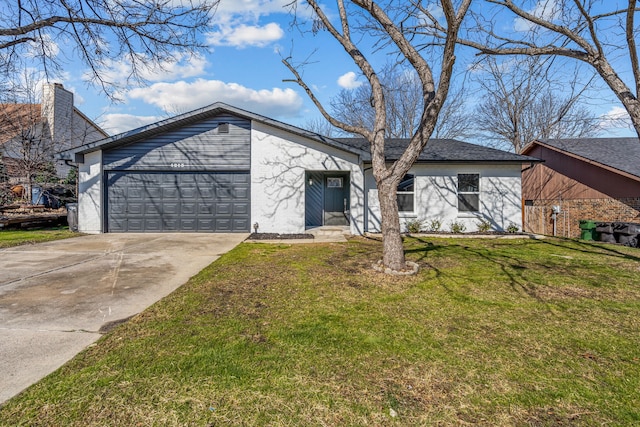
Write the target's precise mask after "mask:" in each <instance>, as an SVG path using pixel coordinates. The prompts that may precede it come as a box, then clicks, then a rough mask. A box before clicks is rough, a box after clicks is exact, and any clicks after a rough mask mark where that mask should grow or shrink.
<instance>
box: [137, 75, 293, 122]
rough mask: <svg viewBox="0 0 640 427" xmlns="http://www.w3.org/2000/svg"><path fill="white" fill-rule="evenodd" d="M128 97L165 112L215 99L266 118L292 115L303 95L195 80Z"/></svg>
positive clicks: (141, 90)
mask: <svg viewBox="0 0 640 427" xmlns="http://www.w3.org/2000/svg"><path fill="white" fill-rule="evenodd" d="M128 97H129V98H131V99H138V100H141V101H144V102H146V103H148V104H152V105H155V106H157V107H160V108H161V109H163V110H164V111H165V112H186V111H190V110H193V109H196V108H200V107H203V106H206V105H209V104H213V103H214V102H225V103H228V104H230V105H233V106H236V107H238V108H244V109H246V110H249V111H252V112H255V113H259V114H263V115H266V116H269V117H294V116H296V115H297V114H299V112H300V110H301V108H302V98H301V97H300V96H299V95H298V94H297V93H296V92H295V91H294V90H293V89H280V88H273V89H271V90H267V89H262V90H255V89H251V88H247V87H245V86H242V85H240V84H237V83H225V82H222V81H219V80H204V79H198V80H196V81H194V82H191V83H187V82H184V81H179V82H175V83H155V84H153V85H151V86H149V87H146V88H137V89H133V90H131V91H130V92H129V94H128Z"/></svg>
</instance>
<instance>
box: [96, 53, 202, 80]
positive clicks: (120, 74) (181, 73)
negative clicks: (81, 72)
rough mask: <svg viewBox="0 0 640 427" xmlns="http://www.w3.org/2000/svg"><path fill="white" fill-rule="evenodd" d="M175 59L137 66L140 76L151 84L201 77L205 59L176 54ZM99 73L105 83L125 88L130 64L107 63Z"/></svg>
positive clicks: (200, 56)
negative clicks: (152, 64)
mask: <svg viewBox="0 0 640 427" xmlns="http://www.w3.org/2000/svg"><path fill="white" fill-rule="evenodd" d="M176 59H177V60H176V61H173V62H172V61H163V62H161V63H159V64H156V65H155V66H147V67H145V66H140V65H139V71H140V75H141V77H142V78H144V79H145V80H148V81H151V82H159V81H166V80H169V81H173V80H178V79H185V78H189V77H196V76H200V75H203V74H204V73H205V68H206V66H207V65H208V62H207V60H206V58H205V57H204V56H202V55H198V54H196V55H188V54H183V53H176ZM143 60H144V59H143ZM100 73H101V74H102V76H103V77H104V79H105V80H106V81H110V82H113V83H116V84H119V85H121V86H126V83H127V78H128V77H129V76H130V74H131V62H130V61H128V60H127V61H109V62H107V64H106V67H105V68H104V69H103V70H101V71H100Z"/></svg>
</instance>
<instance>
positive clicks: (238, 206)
mask: <svg viewBox="0 0 640 427" xmlns="http://www.w3.org/2000/svg"><path fill="white" fill-rule="evenodd" d="M233 214H234V215H248V214H249V205H248V204H247V203H234V204H233Z"/></svg>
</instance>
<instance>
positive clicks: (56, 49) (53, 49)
mask: <svg viewBox="0 0 640 427" xmlns="http://www.w3.org/2000/svg"><path fill="white" fill-rule="evenodd" d="M28 45H29V49H28V50H27V53H26V55H27V56H28V57H31V58H37V57H40V56H48V57H50V58H55V57H56V56H58V54H59V53H60V46H58V43H56V42H54V41H53V39H52V38H51V36H50V35H48V34H42V35H41V36H39V37H36V39H35V40H34V41H31V42H29V43H28Z"/></svg>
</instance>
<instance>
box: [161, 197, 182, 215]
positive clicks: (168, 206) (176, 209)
mask: <svg viewBox="0 0 640 427" xmlns="http://www.w3.org/2000/svg"><path fill="white" fill-rule="evenodd" d="M162 213H163V216H164V215H172V214H173V215H177V214H178V213H180V203H178V202H172V201H171V202H167V201H163V203H162Z"/></svg>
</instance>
